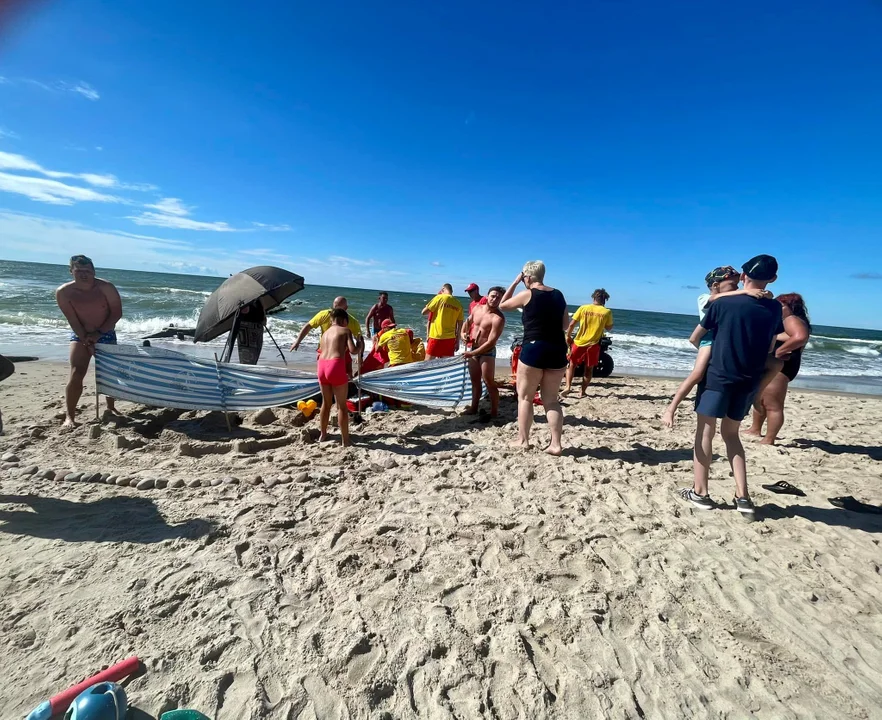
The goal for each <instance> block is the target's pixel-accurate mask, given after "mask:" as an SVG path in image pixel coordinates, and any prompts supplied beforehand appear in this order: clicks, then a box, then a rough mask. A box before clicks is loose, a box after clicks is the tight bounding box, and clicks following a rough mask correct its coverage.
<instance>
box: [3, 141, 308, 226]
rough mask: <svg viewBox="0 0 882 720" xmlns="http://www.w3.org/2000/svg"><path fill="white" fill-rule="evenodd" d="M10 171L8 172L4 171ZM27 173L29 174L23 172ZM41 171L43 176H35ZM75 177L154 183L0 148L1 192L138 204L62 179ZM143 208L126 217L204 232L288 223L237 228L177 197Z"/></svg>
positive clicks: (118, 186)
mask: <svg viewBox="0 0 882 720" xmlns="http://www.w3.org/2000/svg"><path fill="white" fill-rule="evenodd" d="M5 171H10V172H5ZM24 173H30V174H24ZM34 175H40V176H42V177H34ZM63 179H64V180H67V179H69V180H75V181H80V182H83V183H86V184H88V185H91V186H93V187H97V188H101V189H113V190H116V191H120V190H135V191H140V192H146V191H152V190H156V189H157V188H156V186H155V185H149V184H146V183H139V184H134V183H123V182H121V181H120V180H119V178H117V177H116V176H115V175H110V174H99V173H90V172H79V173H74V172H62V171H59V170H49V169H48V168H45V167H43V166H42V165H41V164H40V163H38V162H36V161H34V160H31V159H30V158H28V157H25V156H24V155H19V154H16V153H9V152H2V151H0V192H8V193H15V194H18V195H24V196H25V197H27V198H30V199H31V200H34V201H36V202H45V203H50V204H53V205H73V204H74V203H77V202H108V203H120V204H124V205H136V204H137V205H140V203H135V202H134V201H132V200H129V199H127V198H125V197H120V196H119V195H111V194H108V193H103V192H98V191H95V190H91V189H88V188H83V187H79V186H77V185H72V184H68V183H64V182H61V180H63ZM143 208H144V210H143V211H142V212H141V213H140V214H137V215H129V216H127V217H126V219H128V220H131V221H132V222H134V223H135V224H136V225H142V226H149V227H162V228H169V229H172V230H197V231H205V232H255V231H256V230H258V229H262V230H265V231H268V232H283V231H288V230H290V229H291V226H290V225H270V224H267V223H258V222H254V223H251V227H245V228H236V227H232V226H231V225H230V224H229V223H227V222H225V221H221V220H217V221H204V220H195V219H193V218H191V217H190V214H191V211H192V209H193V208H191V207H188V206H187V205H185V204H184V203H183V202H182V201H181V200H180V199H179V198H173V197H166V198H161V199H159V200H158V201H156V202H155V203H148V204H145V205H143Z"/></svg>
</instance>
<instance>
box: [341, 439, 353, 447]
mask: <svg viewBox="0 0 882 720" xmlns="http://www.w3.org/2000/svg"><path fill="white" fill-rule="evenodd" d="M342 445H343V447H352V440H350V439H349V438H346V439H345V440H343V441H342Z"/></svg>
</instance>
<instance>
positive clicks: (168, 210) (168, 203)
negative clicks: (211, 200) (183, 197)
mask: <svg viewBox="0 0 882 720" xmlns="http://www.w3.org/2000/svg"><path fill="white" fill-rule="evenodd" d="M144 207H148V208H150V209H151V210H158V211H159V212H161V213H164V214H165V215H177V216H179V217H184V216H185V215H189V214H190V208H188V207H187V206H186V205H184V203H182V202H181V201H180V200H178V198H162V200H160V201H159V202H157V203H155V204H153V205H145V206H144Z"/></svg>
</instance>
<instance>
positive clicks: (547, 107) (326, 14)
mask: <svg viewBox="0 0 882 720" xmlns="http://www.w3.org/2000/svg"><path fill="white" fill-rule="evenodd" d="M30 5H31V7H32V8H33V9H32V10H31V11H25V12H23V13H19V14H18V15H17V16H16V17H15V18H13V20H12V21H11V22H10V20H9V19H8V18H7V19H6V21H5V22H3V23H2V26H3V27H4V28H5V29H4V30H3V31H2V34H0V78H2V80H0V153H2V154H0V257H4V258H7V259H21V260H37V261H44V262H64V261H65V259H66V257H68V256H69V255H70V254H72V253H74V252H84V253H88V254H91V255H92V256H93V257H94V258H95V260H96V263H97V264H98V265H99V267H100V266H101V265H104V266H108V267H125V268H131V269H149V270H173V271H175V270H176V271H182V272H214V273H218V274H226V273H228V272H232V271H235V270H238V269H241V268H243V267H245V266H248V265H255V264H261V263H265V262H267V263H272V264H279V265H283V266H286V267H289V268H291V269H293V270H296V271H298V272H300V273H301V274H303V275H304V276H305V277H306V279H307V282H312V283H321V284H337V285H352V286H359V287H377V286H384V287H389V288H392V289H399V290H418V291H427V290H433V289H435V288H436V287H437V286H438V285H439V284H440V283H442V282H445V281H448V280H449V281H451V282H453V283H454V284H457V285H462V286H464V284H465V283H466V282H468V281H470V280H472V279H474V280H476V281H478V282H480V283H481V284H482V285H484V286H487V285H489V284H495V283H499V284H507V283H508V281H509V280H510V279H511V277H512V276H514V275H515V274H516V273H517V271H518V269H519V268H520V266H521V264H522V263H523V262H524V261H526V260H529V259H535V258H541V259H543V260H545V261H546V263H547V265H548V278H547V279H548V282H549V283H550V284H553V285H555V286H557V287H560V288H561V289H562V290H564V291H565V293H566V295H567V297H568V299H569V300H570V301H571V302H582V301H588V300H589V298H590V295H591V292H592V291H593V290H594V288H595V287H598V286H604V287H606V288H607V290H609V292H610V293H611V295H612V300H611V305H612V306H613V307H619V308H635V309H648V310H661V311H672V312H687V313H691V312H693V311H694V299H695V296H696V295H697V294H698V291H699V290H698V288H699V287H700V286H701V285H702V280H703V277H704V274H705V273H706V272H707V271H708V270H709V269H710V268H712V267H714V266H715V265H720V264H736V265H740V264H741V263H743V262H744V261H745V260H747V259H748V258H749V257H751V256H752V255H754V254H757V253H759V252H768V253H771V254H774V255H776V256H777V257H778V259H779V261H780V263H781V268H782V269H781V274H780V280H779V282H778V283H777V285H776V286H774V289H776V290H778V291H779V292H785V291H788V292H789V291H798V292H802V293H803V294H804V295H805V296H806V298H807V302H808V304H809V308H810V310H811V311H812V313H813V317H814V319H815V320H816V321H818V322H822V323H825V324H838V325H851V326H862V327H876V328H880V327H882V320H880V319H879V315H878V308H879V307H880V301H882V242H880V240H882V132H880V128H882V42H880V41H879V38H880V37H882V5H880V4H879V3H878V2H874V1H873V0H854V1H853V2H846V3H841V2H840V3H835V2H832V0H819V1H818V0H816V1H814V2H811V3H805V2H795V1H793V2H790V1H789V0H788V1H781V2H772V3H768V2H755V1H753V0H747V1H746V2H740V3H713V2H706V0H704V1H695V2H681V1H680V0H671V1H669V2H664V3H661V2H657V1H652V2H650V1H649V0H581V1H578V2H561V3H552V4H547V3H546V4H543V3H536V2H529V3H525V2H507V3H501V2H486V3H466V2H456V1H452V2H445V3H413V2H407V3H405V2H387V3H381V4H379V5H378V4H375V3H374V4H369V3H357V2H338V1H336V0H328V1H326V2H322V3H298V4H295V5H296V6H293V5H292V4H290V3H275V2H264V3H247V4H246V3H226V4H223V3H217V2H211V3H209V2H204V1H203V0H190V1H189V2H186V3H179V2H175V3H172V2H168V1H166V0H151V2H147V3H145V2H134V1H133V0H116V1H115V2H113V3H111V2H106V1H105V2H99V1H97V0H80V2H77V3H61V2H58V1H57V0H46V2H32V3H30Z"/></svg>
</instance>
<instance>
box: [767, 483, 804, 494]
mask: <svg viewBox="0 0 882 720" xmlns="http://www.w3.org/2000/svg"><path fill="white" fill-rule="evenodd" d="M762 487H763V490H768V491H769V492H773V493H777V494H778V495H796V496H798V497H805V493H804V492H803V491H802V490H800V489H799V488H798V487H795V486H794V485H791V484H790V483H789V482H787V481H786V480H779V481H778V482H776V483H774V484H773V485H763V486H762Z"/></svg>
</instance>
